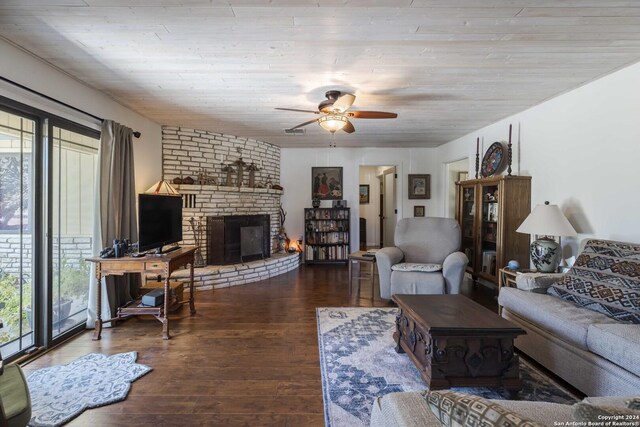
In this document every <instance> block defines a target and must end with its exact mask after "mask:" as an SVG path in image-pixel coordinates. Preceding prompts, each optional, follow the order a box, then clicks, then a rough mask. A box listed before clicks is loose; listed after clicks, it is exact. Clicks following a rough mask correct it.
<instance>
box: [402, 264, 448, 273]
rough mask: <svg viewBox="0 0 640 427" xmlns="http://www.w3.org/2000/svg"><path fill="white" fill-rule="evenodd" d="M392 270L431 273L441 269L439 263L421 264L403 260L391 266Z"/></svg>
mask: <svg viewBox="0 0 640 427" xmlns="http://www.w3.org/2000/svg"><path fill="white" fill-rule="evenodd" d="M391 269H392V270H393V271H420V272H422V273H433V272H434V271H440V270H442V266H441V265H440V264H421V263H418V262H403V263H400V264H395V265H392V266H391Z"/></svg>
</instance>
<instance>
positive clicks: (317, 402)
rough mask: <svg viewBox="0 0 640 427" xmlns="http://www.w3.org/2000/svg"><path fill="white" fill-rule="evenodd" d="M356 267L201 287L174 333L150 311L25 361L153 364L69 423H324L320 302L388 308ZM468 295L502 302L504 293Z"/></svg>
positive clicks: (176, 319)
mask: <svg viewBox="0 0 640 427" xmlns="http://www.w3.org/2000/svg"><path fill="white" fill-rule="evenodd" d="M347 283H348V280H347V268H346V267H343V266H302V267H301V268H300V269H298V270H295V271H292V272H289V273H286V274H284V275H282V276H279V277H275V278H272V279H269V280H266V281H262V282H257V283H254V284H249V285H244V286H236V287H233V288H227V289H221V290H215V291H203V292H198V293H197V294H196V309H197V314H196V315H195V316H194V317H190V316H189V311H188V309H187V308H186V307H185V308H183V309H182V310H181V311H179V312H178V313H176V314H175V315H174V316H173V317H172V322H171V334H172V339H171V340H169V341H164V340H162V326H161V324H160V323H159V322H158V321H157V320H155V319H153V318H151V317H149V318H144V317H138V318H132V319H129V320H127V321H126V322H124V323H122V324H120V325H119V326H118V327H117V328H107V329H105V330H103V334H102V340H101V341H91V332H85V333H83V334H81V335H80V336H77V337H75V338H73V339H72V340H70V341H68V342H67V343H65V344H63V345H62V346H60V347H58V348H56V349H54V350H52V351H50V352H48V353H46V354H44V355H43V356H41V357H39V358H38V359H36V360H34V361H32V362H31V363H29V364H27V365H26V366H24V369H25V371H26V373H27V375H28V374H29V373H30V372H32V371H33V370H35V369H38V368H41V367H45V366H51V365H56V364H62V363H67V362H70V361H72V360H74V359H76V358H77V357H80V356H82V355H85V354H87V353H91V352H100V353H104V354H114V353H120V352H127V351H137V352H138V362H139V363H143V364H146V365H149V366H151V367H152V368H153V371H151V372H150V373H148V374H147V375H146V376H144V377H142V378H141V379H139V380H137V381H136V382H134V383H133V385H132V388H131V391H130V393H129V395H128V397H127V399H126V400H125V401H123V402H119V403H117V404H113V405H108V406H104V407H101V408H96V409H92V410H88V411H85V412H84V413H83V414H82V415H80V416H79V417H78V418H76V419H75V420H74V421H72V422H71V423H70V424H69V425H70V426H85V425H93V426H100V427H102V426H123V425H126V426H147V425H156V426H187V425H188V426H214V425H215V426H241V425H251V426H261V425H270V426H271V425H276V426H323V425H324V415H323V405H322V386H321V383H320V362H319V355H318V341H317V331H316V314H315V308H316V307H337V306H389V305H390V303H389V302H387V301H384V300H380V299H378V298H376V299H375V300H374V301H371V299H370V296H371V288H370V287H368V286H366V283H367V281H363V287H362V289H361V293H360V296H359V297H358V296H356V295H352V296H349V293H348V289H347ZM463 293H465V294H467V295H468V296H471V297H472V298H474V299H476V300H477V301H479V302H480V303H482V304H484V305H486V306H488V307H490V308H491V309H495V307H496V302H495V298H494V297H495V291H493V290H490V289H488V288H485V287H483V286H478V287H477V288H475V289H474V288H473V287H472V286H471V284H470V282H465V284H464V286H463Z"/></svg>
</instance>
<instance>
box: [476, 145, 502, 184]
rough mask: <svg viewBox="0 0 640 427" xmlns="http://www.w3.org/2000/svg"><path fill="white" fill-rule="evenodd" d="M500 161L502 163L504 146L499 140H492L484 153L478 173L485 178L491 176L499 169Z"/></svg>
mask: <svg viewBox="0 0 640 427" xmlns="http://www.w3.org/2000/svg"><path fill="white" fill-rule="evenodd" d="M502 163H504V146H503V145H502V143H501V142H494V143H493V144H491V145H490V146H489V149H488V150H487V152H486V153H484V157H483V158H482V167H481V168H480V174H481V175H482V176H483V177H485V178H486V177H488V176H491V175H493V174H494V173H496V172H498V171H499V170H500V167H501V166H502Z"/></svg>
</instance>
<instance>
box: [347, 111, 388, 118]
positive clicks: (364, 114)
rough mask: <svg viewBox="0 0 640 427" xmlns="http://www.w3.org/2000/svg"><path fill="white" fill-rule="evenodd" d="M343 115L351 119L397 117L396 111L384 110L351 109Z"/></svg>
mask: <svg viewBox="0 0 640 427" xmlns="http://www.w3.org/2000/svg"><path fill="white" fill-rule="evenodd" d="M345 115H346V116H347V117H349V118H353V119H395V118H396V117H398V115H397V114H396V113H387V112H384V111H351V112H349V113H345Z"/></svg>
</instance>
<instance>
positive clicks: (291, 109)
mask: <svg viewBox="0 0 640 427" xmlns="http://www.w3.org/2000/svg"><path fill="white" fill-rule="evenodd" d="M275 109H276V110H283V111H297V112H299V113H313V114H320V112H319V111H312V110H299V109H297V108H278V107H276V108H275Z"/></svg>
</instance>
